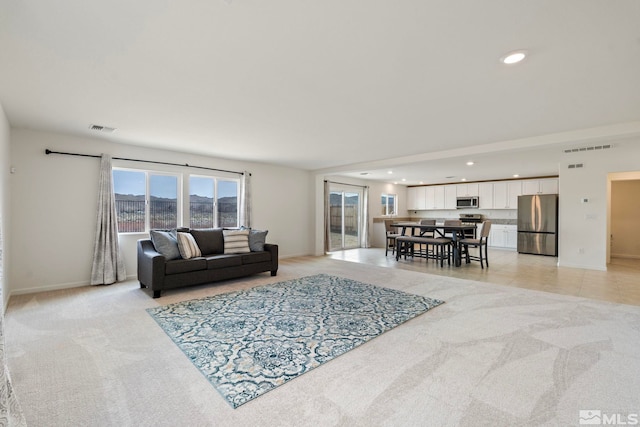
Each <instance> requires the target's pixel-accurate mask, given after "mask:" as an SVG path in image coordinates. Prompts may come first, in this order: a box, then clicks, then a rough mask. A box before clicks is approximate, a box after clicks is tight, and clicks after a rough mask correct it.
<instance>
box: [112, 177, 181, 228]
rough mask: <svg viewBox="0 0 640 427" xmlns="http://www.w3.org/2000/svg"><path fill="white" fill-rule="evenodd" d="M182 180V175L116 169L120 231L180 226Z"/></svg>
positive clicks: (115, 187) (115, 183)
mask: <svg viewBox="0 0 640 427" xmlns="http://www.w3.org/2000/svg"><path fill="white" fill-rule="evenodd" d="M179 181H180V179H179V176H178V175H169V174H161V173H155V172H149V171H138V170H129V169H113V193H114V196H115V201H116V213H117V217H118V232H120V233H139V232H145V231H148V230H150V229H157V228H176V227H177V226H178V223H179V213H180V209H179V203H178V200H180V199H179V197H178V194H179V188H180V186H179V185H178V184H179ZM147 195H149V196H148V197H147Z"/></svg>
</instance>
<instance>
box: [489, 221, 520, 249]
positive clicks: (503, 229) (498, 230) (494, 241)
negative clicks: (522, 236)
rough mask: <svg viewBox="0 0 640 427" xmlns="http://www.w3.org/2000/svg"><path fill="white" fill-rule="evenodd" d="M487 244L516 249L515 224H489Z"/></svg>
mask: <svg viewBox="0 0 640 427" xmlns="http://www.w3.org/2000/svg"><path fill="white" fill-rule="evenodd" d="M488 244H489V246H491V247H493V248H507V249H516V248H517V247H518V229H517V226H515V225H507V224H491V231H490V232H489V242H488Z"/></svg>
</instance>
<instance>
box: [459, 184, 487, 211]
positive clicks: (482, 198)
mask: <svg viewBox="0 0 640 427" xmlns="http://www.w3.org/2000/svg"><path fill="white" fill-rule="evenodd" d="M493 185H494V184H493V183H492V182H481V183H480V184H479V185H478V198H479V203H480V206H478V207H479V208H480V209H493ZM454 207H455V206H454Z"/></svg>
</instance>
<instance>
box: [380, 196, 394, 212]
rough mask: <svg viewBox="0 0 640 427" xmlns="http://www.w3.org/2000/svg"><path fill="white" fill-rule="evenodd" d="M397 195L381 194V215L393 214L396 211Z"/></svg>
mask: <svg viewBox="0 0 640 427" xmlns="http://www.w3.org/2000/svg"><path fill="white" fill-rule="evenodd" d="M396 202H397V197H396V195H395V194H383V195H382V215H385V216H389V215H395V214H396V211H397V206H396Z"/></svg>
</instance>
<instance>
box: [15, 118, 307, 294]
mask: <svg viewBox="0 0 640 427" xmlns="http://www.w3.org/2000/svg"><path fill="white" fill-rule="evenodd" d="M46 148H49V149H51V150H55V151H65V152H79V153H86V154H100V153H103V152H104V153H108V154H111V155H112V156H114V157H128V158H137V159H146V160H156V161H163V162H176V163H189V164H192V165H198V166H206V167H212V168H219V169H226V170H237V171H242V170H247V171H249V172H251V174H252V181H251V184H252V194H253V198H252V214H253V215H252V225H253V226H254V227H255V228H261V229H268V230H269V234H268V236H267V241H268V242H270V243H277V244H278V245H279V250H280V256H281V257H291V256H298V255H309V254H310V253H311V252H312V248H313V240H312V237H313V229H312V225H311V224H312V222H311V218H312V215H313V211H312V209H311V206H312V196H311V195H310V193H309V191H308V190H309V185H310V181H311V175H310V173H309V172H307V171H303V170H298V169H292V168H284V167H276V166H270V165H264V164H259V163H249V162H239V161H230V160H222V159H215V158H211V157H204V156H197V155H190V154H185V153H176V152H171V151H162V150H154V149H148V148H143V147H135V146H130V145H124V144H114V143H110V142H107V141H105V140H101V139H92V138H82V137H74V136H70V135H64V134H57V133H50V132H37V131H31V130H25V129H13V130H12V132H11V161H12V165H13V166H14V167H15V168H16V173H15V174H14V175H12V178H13V179H12V185H11V194H12V197H11V229H12V231H13V238H12V240H11V243H10V249H9V250H10V253H11V256H12V267H13V268H12V269H11V275H10V280H11V282H10V283H11V291H12V293H15V294H18V293H30V292H37V291H43V290H50V289H60V288H67V287H73V286H82V285H86V284H88V281H89V277H90V273H91V257H92V255H93V244H94V229H95V221H96V218H95V215H96V213H95V212H96V203H97V187H98V168H99V163H100V162H99V159H92V158H85V157H75V156H64V155H54V154H52V155H48V156H47V155H45V153H44V150H45V149H46ZM114 166H122V167H142V168H145V167H148V168H153V169H156V170H164V171H174V172H175V171H178V172H180V173H183V174H185V176H186V174H189V173H198V172H197V170H194V169H188V168H183V167H174V166H161V165H150V164H141V163H131V162H122V161H114ZM144 237H146V235H144V234H133V235H127V236H122V237H121V239H120V243H121V248H122V251H123V255H124V258H125V264H126V269H127V275H128V276H130V277H135V275H136V247H135V245H136V242H137V240H138V239H139V238H144Z"/></svg>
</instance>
